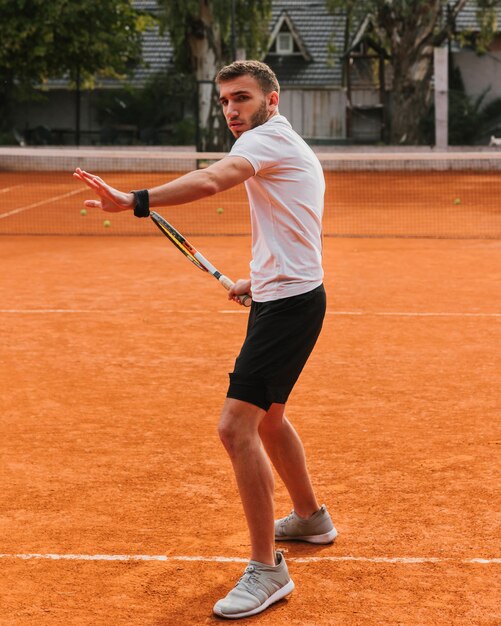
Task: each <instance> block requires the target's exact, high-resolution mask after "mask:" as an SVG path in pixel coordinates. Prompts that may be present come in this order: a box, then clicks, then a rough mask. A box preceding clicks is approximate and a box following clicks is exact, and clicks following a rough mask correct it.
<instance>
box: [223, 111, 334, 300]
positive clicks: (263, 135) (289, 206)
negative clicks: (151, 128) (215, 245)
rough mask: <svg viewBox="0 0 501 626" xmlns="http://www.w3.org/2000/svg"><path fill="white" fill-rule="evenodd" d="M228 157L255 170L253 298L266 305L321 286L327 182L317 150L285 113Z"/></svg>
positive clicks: (250, 187) (249, 134) (245, 137)
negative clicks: (307, 141)
mask: <svg viewBox="0 0 501 626" xmlns="http://www.w3.org/2000/svg"><path fill="white" fill-rule="evenodd" d="M228 156H229V157H232V156H239V157H244V158H245V159H247V161H249V163H250V164H251V165H252V167H253V168H254V172H255V174H254V176H252V177H251V178H249V179H248V180H246V181H245V186H246V189H247V193H248V196H249V204H250V213H251V224H252V261H251V263H250V270H251V284H252V297H253V299H254V300H255V301H256V302H267V301H269V300H278V299H279V298H287V297H290V296H296V295H299V294H302V293H306V292H308V291H311V290H312V289H315V287H318V286H319V285H320V284H321V283H322V278H323V269H322V215H323V208H324V192H325V179H324V175H323V171H322V166H321V165H320V162H319V160H318V159H317V157H316V155H315V153H314V152H313V150H312V149H311V148H310V147H309V146H308V144H307V143H306V142H305V141H303V139H301V137H300V136H299V135H298V134H297V133H296V132H295V131H294V130H293V129H292V127H291V125H290V124H289V122H288V121H287V119H286V118H285V117H284V116H283V115H276V116H274V117H272V118H270V119H269V120H268V121H267V122H266V123H264V124H262V125H261V126H257V127H256V128H253V129H251V130H248V131H246V132H245V133H243V134H242V135H241V136H240V137H239V138H238V139H237V141H236V142H235V144H234V145H233V148H232V149H231V151H230V153H229V155H228Z"/></svg>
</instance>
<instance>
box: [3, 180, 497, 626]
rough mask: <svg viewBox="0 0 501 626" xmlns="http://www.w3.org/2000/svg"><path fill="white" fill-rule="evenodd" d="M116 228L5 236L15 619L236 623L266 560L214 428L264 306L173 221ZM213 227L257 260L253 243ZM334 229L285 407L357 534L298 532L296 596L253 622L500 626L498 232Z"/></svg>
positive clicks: (224, 261)
mask: <svg viewBox="0 0 501 626" xmlns="http://www.w3.org/2000/svg"><path fill="white" fill-rule="evenodd" d="M74 188H75V187H74V186H73V187H72V188H71V187H70V188H69V190H70V191H71V189H74ZM63 193H66V191H63ZM54 195H57V193H56V192H54ZM84 196H85V194H84ZM81 199H82V195H79V194H78V193H77V194H75V196H74V197H70V198H69V199H68V200H66V202H67V204H66V206H67V211H71V212H73V214H72V215H73V217H72V219H74V220H80V219H81V218H80V216H79V210H80V207H81ZM463 203H464V201H463ZM457 209H458V207H457V206H455V205H454V206H453V207H452V210H457ZM43 210H44V209H43V207H36V208H34V209H28V210H26V211H24V213H25V215H27V214H29V213H30V212H31V214H32V215H34V213H33V211H43ZM165 213H166V214H169V213H168V212H167V211H165ZM169 215H170V217H172V214H169ZM86 217H90V218H91V219H96V220H97V219H98V218H97V217H95V216H86ZM101 217H102V216H100V218H99V219H101ZM222 217H225V215H224V214H223V216H222ZM172 219H173V221H174V218H172ZM112 220H113V221H112V228H113V227H114V226H115V223H116V222H115V218H112ZM4 221H6V220H4ZM144 222H145V224H144V225H142V226H141V228H144V229H145V230H148V229H153V228H154V227H153V225H151V224H150V223H149V221H148V220H144ZM498 223H499V222H498ZM99 226H100V227H101V225H99ZM109 230H111V229H108V230H106V231H104V230H102V231H101V232H102V233H103V236H81V237H75V236H61V235H58V236H55V235H54V236H44V237H40V236H26V235H19V234H18V235H12V236H8V235H5V236H2V237H1V238H0V261H1V264H2V273H1V275H2V279H1V290H2V303H1V305H0V320H1V324H0V335H1V339H0V342H1V346H2V359H1V361H0V368H1V369H0V380H1V383H0V385H1V387H0V394H1V398H2V412H1V417H0V419H1V422H2V441H1V444H0V446H1V456H2V472H1V473H0V493H1V498H2V505H1V511H2V512H1V515H0V536H1V546H0V553H1V556H0V569H1V577H0V581H1V582H0V605H1V606H2V611H1V614H0V624H5V625H8V626H21V625H22V626H25V625H30V624H37V625H38V624H44V625H51V626H52V625H54V626H56V625H59V624H61V625H62V624H71V625H98V624H99V625H100V624H113V625H115V624H116V625H119V624H120V625H121V624H124V625H125V624H127V625H148V626H150V625H151V626H153V625H154V626H161V625H178V624H179V625H192V624H193V625H198V624H217V623H219V622H221V621H224V620H219V619H217V618H215V617H214V616H212V613H211V609H212V605H213V603H214V602H215V601H216V600H217V599H219V598H220V597H221V596H222V595H224V594H225V593H226V592H227V591H228V590H229V588H230V587H231V585H232V584H234V583H235V582H236V579H237V578H238V576H239V575H240V574H241V573H242V570H243V567H244V563H245V561H246V559H247V557H248V548H249V546H248V538H247V533H246V530H245V522H244V518H243V513H242V511H241V508H240V504H239V499H238V495H237V491H236V485H235V482H234V479H233V473H232V469H231V465H230V462H229V460H228V459H227V457H226V453H225V452H224V450H223V447H222V445H221V444H220V443H219V441H218V437H217V433H216V423H217V419H218V414H219V411H220V408H221V406H222V402H223V399H224V395H225V391H226V387H227V372H228V371H231V369H232V366H233V360H234V357H235V355H236V354H237V351H238V349H239V347H240V343H241V341H242V339H243V336H244V333H245V325H246V316H247V313H246V311H245V310H243V309H242V308H240V307H238V306H237V305H234V304H232V303H230V302H228V301H227V300H226V296H225V293H224V290H222V289H221V288H220V287H219V286H218V285H217V283H216V282H215V281H214V279H212V278H210V277H208V276H206V275H204V274H202V273H201V272H199V271H197V270H196V269H195V268H193V267H192V266H191V265H190V264H188V263H187V261H186V259H184V258H183V257H182V255H180V254H179V253H178V252H177V251H176V250H175V249H174V248H173V247H172V246H171V245H170V244H169V243H168V242H167V241H166V240H165V239H164V238H163V237H161V236H160V235H159V236H155V237H138V236H135V237H130V236H124V237H112V236H111V233H110V232H109ZM194 243H196V245H197V246H198V247H199V248H200V249H201V250H202V251H203V252H204V254H206V256H207V257H208V258H209V259H211V261H213V262H214V264H215V265H216V266H218V267H219V268H220V269H222V270H223V271H225V272H227V273H228V274H230V275H231V276H233V277H235V278H236V277H239V276H245V275H246V272H247V266H248V261H249V248H250V241H249V238H248V237H244V236H240V237H218V236H195V237H194ZM324 244H325V270H326V277H325V285H326V289H327V293H328V313H327V316H326V322H325V326H324V330H323V333H322V335H321V338H320V340H319V343H318V344H317V347H316V349H315V351H314V353H313V355H312V357H311V359H310V361H309V362H308V365H307V367H306V369H305V371H304V372H303V375H302V377H301V378H300V381H299V383H298V385H297V387H296V389H295V391H294V392H293V394H292V396H291V399H290V402H289V411H288V415H289V417H290V419H291V420H292V421H293V423H294V424H295V425H296V427H297V429H298V431H299V433H300V435H301V436H302V438H303V440H304V443H305V447H306V452H307V455H308V458H309V466H310V470H311V473H312V475H313V478H314V484H315V486H316V489H317V492H318V496H319V498H320V499H321V501H322V502H325V503H326V504H327V505H328V506H329V508H330V510H331V513H332V515H333V519H334V522H335V525H336V527H337V528H338V531H339V537H338V538H337V540H336V542H335V543H334V544H333V545H331V546H322V547H318V546H312V545H307V544H305V545H302V544H293V543H284V544H281V546H282V547H283V548H284V549H285V551H286V557H287V560H288V563H289V569H290V572H291V575H292V578H293V579H294V581H295V583H296V590H295V592H294V593H293V594H292V595H291V596H290V598H289V599H288V600H286V601H282V602H280V603H278V604H276V605H274V607H273V608H271V609H270V610H268V611H266V612H265V613H263V614H261V615H258V616H256V617H254V618H249V619H246V620H241V623H251V622H252V623H256V624H262V625H270V626H271V625H273V626H281V625H282V624H288V625H291V624H293V625H301V626H323V625H327V624H328V625H340V626H358V625H365V624H367V625H376V624H378V625H379V624H385V625H386V624H388V625H395V626H396V625H397V624H398V625H405V626H415V625H421V624H422V625H432V624H433V625H435V624H444V625H445V624H448V625H449V624H454V625H456V624H461V625H462V624H464V625H466V624H468V625H470V624H471V625H493V626H494V625H495V624H499V623H500V621H501V611H500V609H499V597H500V593H501V584H500V572H501V570H500V568H501V549H500V545H499V543H500V542H499V538H500V533H499V524H500V517H499V510H500V508H499V505H500V498H499V490H498V486H499V453H500V446H501V432H500V430H501V429H500V424H499V406H500V405H501V392H500V390H499V371H500V370H501V356H500V350H499V345H500V341H501V296H500V295H499V281H500V279H501V262H500V253H501V241H500V240H498V239H491V240H489V239H477V238H473V239H443V240H441V239H426V238H417V239H411V240H408V239H399V238H373V239H371V238H349V237H346V238H335V237H326V238H325V242H324ZM276 504H277V507H276V508H277V515H285V514H287V513H288V512H289V510H290V504H289V501H288V498H287V494H286V493H285V490H284V488H283V486H282V485H281V484H280V482H279V481H278V480H277V490H276Z"/></svg>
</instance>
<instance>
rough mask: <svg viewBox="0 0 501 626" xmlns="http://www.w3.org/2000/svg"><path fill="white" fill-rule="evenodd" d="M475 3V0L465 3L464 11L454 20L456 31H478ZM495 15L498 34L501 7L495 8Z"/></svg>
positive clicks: (500, 23)
mask: <svg viewBox="0 0 501 626" xmlns="http://www.w3.org/2000/svg"><path fill="white" fill-rule="evenodd" d="M477 10H478V6H477V2H476V0H469V2H467V3H466V5H465V7H464V9H463V10H462V11H461V13H460V14H459V15H458V16H457V18H456V29H457V30H458V31H463V30H472V31H476V30H479V28H480V26H479V23H478V20H477ZM496 15H497V29H498V32H499V30H500V29H501V6H499V5H498V6H497V7H496Z"/></svg>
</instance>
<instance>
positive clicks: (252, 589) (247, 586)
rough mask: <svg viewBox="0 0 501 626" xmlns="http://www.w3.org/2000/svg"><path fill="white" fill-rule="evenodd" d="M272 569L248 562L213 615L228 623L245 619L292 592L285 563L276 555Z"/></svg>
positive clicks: (278, 554) (269, 566)
mask: <svg viewBox="0 0 501 626" xmlns="http://www.w3.org/2000/svg"><path fill="white" fill-rule="evenodd" d="M275 559H276V565H275V567H272V566H271V565H265V564H264V563H258V562H257V561H250V562H249V565H248V566H247V567H246V568H245V572H244V575H243V576H242V577H241V578H240V580H239V581H238V583H237V584H236V585H235V587H234V588H233V589H232V590H231V591H230V593H229V594H228V595H227V596H226V598H223V599H222V600H219V601H218V602H216V604H215V605H214V609H213V611H214V613H215V614H216V615H219V616H220V617H227V618H228V619H238V618H240V617H249V616H250V615H255V614H256V613H261V611H264V610H265V609H267V608H268V607H269V606H270V604H273V603H274V602H277V601H278V600H281V599H282V598H285V596H287V595H288V594H289V593H291V591H293V589H294V583H293V582H292V580H291V577H290V576H289V571H288V570H287V565H286V563H285V559H284V557H283V554H282V553H281V552H276V557H275Z"/></svg>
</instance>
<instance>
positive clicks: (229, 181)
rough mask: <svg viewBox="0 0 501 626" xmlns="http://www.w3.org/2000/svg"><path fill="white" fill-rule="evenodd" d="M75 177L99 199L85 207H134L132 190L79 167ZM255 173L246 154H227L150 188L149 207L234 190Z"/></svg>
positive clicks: (108, 208) (131, 208)
mask: <svg viewBox="0 0 501 626" xmlns="http://www.w3.org/2000/svg"><path fill="white" fill-rule="evenodd" d="M74 176H75V177H76V178H78V179H79V180H81V181H82V182H84V183H85V184H86V185H87V186H88V187H90V188H91V189H92V190H93V191H94V192H95V193H96V194H97V195H98V196H99V198H100V199H99V200H86V201H85V203H84V204H85V206H87V207H91V208H94V207H95V208H100V209H103V210H104V211H111V212H116V211H127V210H133V209H134V205H135V198H134V195H133V194H132V193H130V192H129V193H127V192H123V191H119V190H118V189H115V188H113V187H111V186H110V185H108V184H107V183H106V182H105V181H104V180H102V179H101V178H99V176H95V175H94V174H89V173H88V172H85V171H83V170H81V169H79V168H77V170H76V172H75V174H74ZM251 176H254V168H253V167H252V165H251V164H250V163H249V161H247V159H245V158H244V157H239V156H235V157H233V156H226V157H224V158H223V159H221V160H220V161H217V162H216V163H214V164H213V165H210V166H209V167H207V168H205V169H203V170H193V171H192V172H189V173H188V174H185V175H184V176H180V177H179V178H176V180H173V181H171V182H169V183H165V184H163V185H159V186H158V187H153V188H152V189H149V190H148V194H149V206H150V207H161V206H172V205H178V204H186V203H187V202H193V201H195V200H200V199H201V198H206V197H208V196H212V195H214V194H216V193H219V192H220V191H224V190H225V189H230V187H234V186H235V185H238V184H240V183H243V182H244V181H245V180H247V179H248V178H250V177H251Z"/></svg>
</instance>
